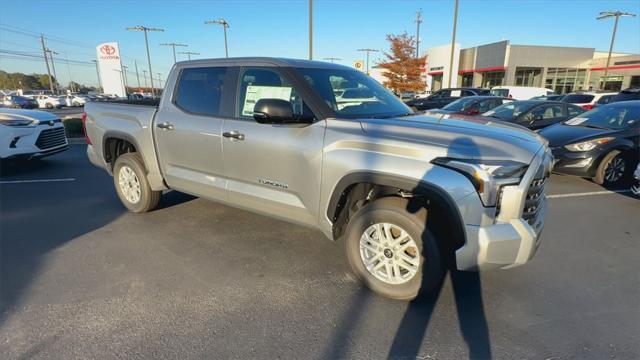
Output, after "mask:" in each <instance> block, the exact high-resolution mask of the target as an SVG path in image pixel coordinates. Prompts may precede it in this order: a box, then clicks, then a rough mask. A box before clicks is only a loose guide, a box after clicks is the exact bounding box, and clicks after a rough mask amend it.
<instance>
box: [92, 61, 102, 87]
mask: <svg viewBox="0 0 640 360" xmlns="http://www.w3.org/2000/svg"><path fill="white" fill-rule="evenodd" d="M91 61H92V62H93V63H95V64H96V75H98V87H99V88H100V90H101V91H102V92H104V89H103V88H102V81H101V80H100V69H98V60H91Z"/></svg>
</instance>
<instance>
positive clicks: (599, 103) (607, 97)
mask: <svg viewBox="0 0 640 360" xmlns="http://www.w3.org/2000/svg"><path fill="white" fill-rule="evenodd" d="M616 95H617V94H607V95H603V96H600V98H599V99H598V100H597V101H596V102H595V103H594V104H593V107H594V108H595V107H598V106H602V105H607V104H608V103H610V102H611V100H613V98H614V97H616Z"/></svg>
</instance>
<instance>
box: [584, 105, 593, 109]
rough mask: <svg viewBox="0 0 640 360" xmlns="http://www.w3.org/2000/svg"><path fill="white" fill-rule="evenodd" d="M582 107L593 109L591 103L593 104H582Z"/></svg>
mask: <svg viewBox="0 0 640 360" xmlns="http://www.w3.org/2000/svg"><path fill="white" fill-rule="evenodd" d="M582 108H583V109H587V110H591V109H593V105H591V104H587V105H582Z"/></svg>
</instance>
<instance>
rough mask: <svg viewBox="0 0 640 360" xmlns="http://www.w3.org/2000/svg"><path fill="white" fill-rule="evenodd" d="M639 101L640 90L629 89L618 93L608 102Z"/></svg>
mask: <svg viewBox="0 0 640 360" xmlns="http://www.w3.org/2000/svg"><path fill="white" fill-rule="evenodd" d="M631 100H640V88H629V89H625V90H622V91H620V92H619V93H618V94H617V95H616V96H614V97H613V98H612V99H611V101H610V102H612V103H613V102H619V101H631Z"/></svg>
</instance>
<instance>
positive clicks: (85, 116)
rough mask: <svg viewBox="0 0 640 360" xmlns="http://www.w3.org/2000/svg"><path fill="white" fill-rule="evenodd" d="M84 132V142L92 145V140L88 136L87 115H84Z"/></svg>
mask: <svg viewBox="0 0 640 360" xmlns="http://www.w3.org/2000/svg"><path fill="white" fill-rule="evenodd" d="M82 132H83V133H84V141H85V142H86V143H87V145H91V139H90V138H89V135H88V134H87V113H84V112H83V113H82Z"/></svg>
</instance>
